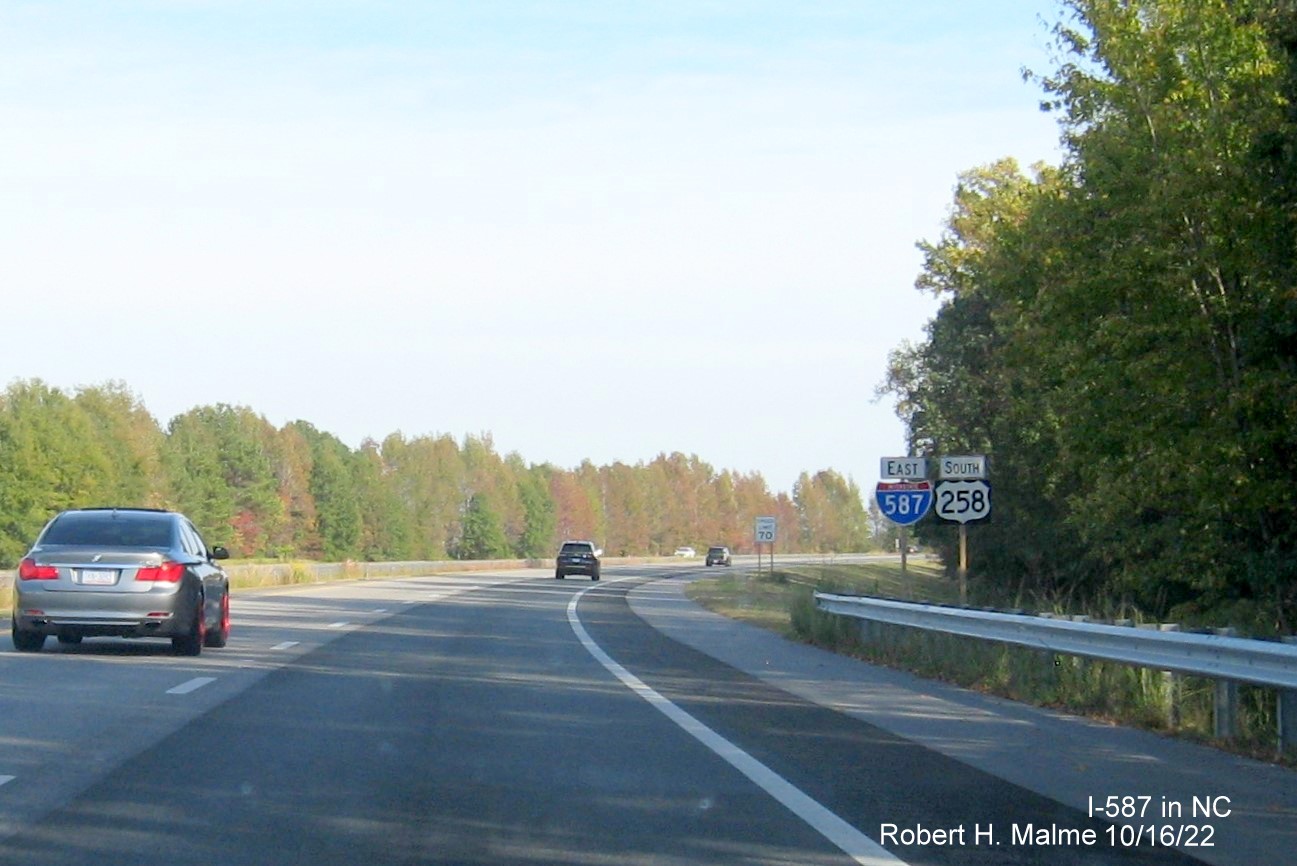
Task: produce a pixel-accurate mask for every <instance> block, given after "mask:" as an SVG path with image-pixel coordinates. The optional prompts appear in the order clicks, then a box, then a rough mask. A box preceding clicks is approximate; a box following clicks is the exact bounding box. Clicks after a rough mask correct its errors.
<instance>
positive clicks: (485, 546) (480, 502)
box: [455, 493, 511, 559]
mask: <svg viewBox="0 0 1297 866" xmlns="http://www.w3.org/2000/svg"><path fill="white" fill-rule="evenodd" d="M463 525H464V535H463V539H462V540H461V542H460V545H459V548H458V550H456V552H455V553H456V558H457V559H503V558H505V557H507V556H509V554H510V552H511V551H510V547H509V540H508V539H507V538H505V535H504V528H503V526H502V525H501V523H500V517H499V515H498V514H496V512H495V511H494V510H492V508H491V505H490V502H489V500H488V497H487V495H486V494H484V493H475V494H473V496H472V497H470V498H469V500H468V507H467V508H466V509H465V510H464V521H463Z"/></svg>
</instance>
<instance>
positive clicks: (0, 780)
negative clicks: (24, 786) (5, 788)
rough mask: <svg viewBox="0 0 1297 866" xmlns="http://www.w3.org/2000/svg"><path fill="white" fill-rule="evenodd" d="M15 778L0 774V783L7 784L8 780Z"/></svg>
mask: <svg viewBox="0 0 1297 866" xmlns="http://www.w3.org/2000/svg"><path fill="white" fill-rule="evenodd" d="M17 778H18V777H17V776H0V785H8V784H9V783H10V782H12V781H13V780H14V779H17Z"/></svg>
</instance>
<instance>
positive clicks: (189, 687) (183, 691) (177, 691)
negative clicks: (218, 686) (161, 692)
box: [167, 677, 216, 695]
mask: <svg viewBox="0 0 1297 866" xmlns="http://www.w3.org/2000/svg"><path fill="white" fill-rule="evenodd" d="M214 682H216V677H194V678H193V679H192V680H188V681H187V682H183V683H181V684H180V685H178V686H176V687H175V688H171V689H167V694H169V695H187V694H189V693H190V692H192V691H195V690H197V689H201V688H202V687H203V686H205V685H207V684H209V683H214Z"/></svg>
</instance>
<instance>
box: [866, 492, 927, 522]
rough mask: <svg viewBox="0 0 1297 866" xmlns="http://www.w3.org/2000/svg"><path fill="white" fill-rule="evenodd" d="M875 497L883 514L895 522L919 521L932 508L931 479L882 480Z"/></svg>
mask: <svg viewBox="0 0 1297 866" xmlns="http://www.w3.org/2000/svg"><path fill="white" fill-rule="evenodd" d="M874 498H875V499H876V500H877V501H878V509H879V510H880V511H882V512H883V516H884V517H886V518H887V519H888V520H890V521H892V522H893V523H897V524H900V525H901V526H909V525H910V524H912V523H918V522H919V521H920V520H922V519H923V516H924V515H925V514H927V513H928V509H930V508H932V482H931V481H880V482H878V486H877V487H875V488H874Z"/></svg>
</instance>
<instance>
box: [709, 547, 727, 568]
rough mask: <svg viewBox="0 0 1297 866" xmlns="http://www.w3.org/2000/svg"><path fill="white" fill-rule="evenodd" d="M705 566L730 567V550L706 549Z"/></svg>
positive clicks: (721, 548)
mask: <svg viewBox="0 0 1297 866" xmlns="http://www.w3.org/2000/svg"><path fill="white" fill-rule="evenodd" d="M707 564H708V565H730V564H731V563H730V549H729V548H728V547H709V548H707Z"/></svg>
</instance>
